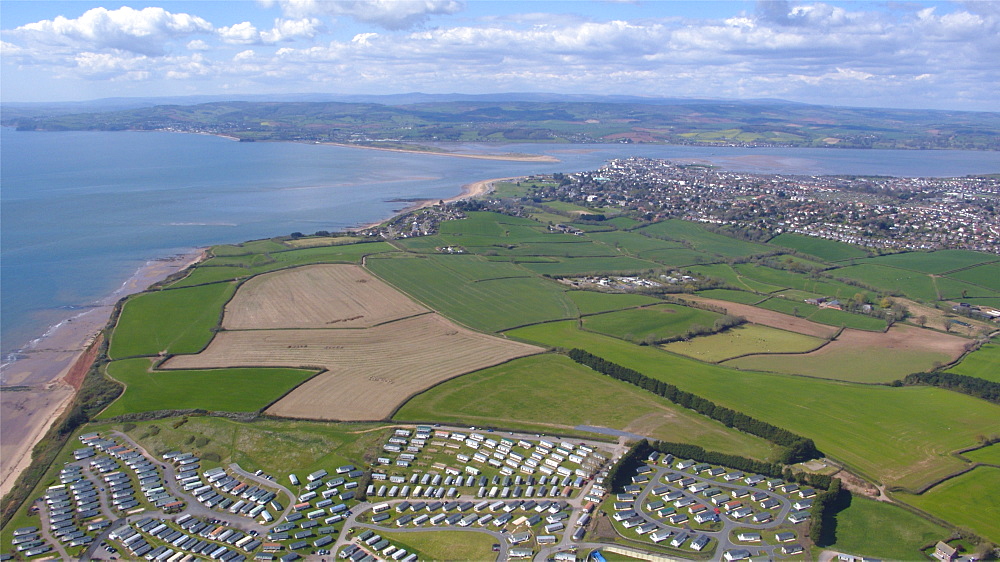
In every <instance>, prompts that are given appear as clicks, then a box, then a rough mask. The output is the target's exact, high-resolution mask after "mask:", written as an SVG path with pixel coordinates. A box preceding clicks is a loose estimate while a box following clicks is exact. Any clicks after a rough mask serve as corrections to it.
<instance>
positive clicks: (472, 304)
mask: <svg viewBox="0 0 1000 562" xmlns="http://www.w3.org/2000/svg"><path fill="white" fill-rule="evenodd" d="M495 265H502V266H505V267H508V268H515V269H517V270H518V271H520V272H521V274H522V275H524V276H525V277H522V278H509V279H495V280H492V281H479V282H474V281H476V277H481V276H482V275H484V274H489V273H494V271H493V270H492V269H490V268H491V266H495ZM367 266H368V269H369V270H370V271H372V272H374V273H375V274H376V275H378V276H379V277H381V278H382V279H384V280H386V281H388V282H389V283H390V284H391V285H393V286H394V287H396V288H397V289H400V290H402V291H403V292H404V293H407V294H408V295H410V296H411V297H414V298H416V299H417V300H418V301H419V302H421V303H423V304H425V305H427V306H429V307H431V308H433V309H434V310H437V311H438V312H440V313H442V314H444V315H445V316H447V317H449V318H451V319H453V320H456V321H458V322H460V323H462V324H465V325H466V326H469V327H471V328H474V329H478V330H484V331H487V332H495V331H499V330H502V329H505V328H510V327H513V326H520V325H524V324H528V323H532V322H542V321H547V320H556V319H561V318H574V317H576V315H577V310H576V305H574V304H573V302H572V301H571V300H570V299H569V297H567V296H566V293H565V287H563V286H561V285H559V284H558V283H556V282H554V281H549V280H545V279H541V278H539V277H533V276H531V273H530V272H528V271H525V270H523V269H520V268H519V267H518V266H516V265H513V264H509V263H503V262H489V261H487V260H485V259H483V258H480V257H478V256H447V259H442V258H437V257H436V256H435V257H427V258H413V257H408V258H395V259H369V260H368V262H367Z"/></svg>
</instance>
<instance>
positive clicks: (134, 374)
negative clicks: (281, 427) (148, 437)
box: [100, 358, 315, 418]
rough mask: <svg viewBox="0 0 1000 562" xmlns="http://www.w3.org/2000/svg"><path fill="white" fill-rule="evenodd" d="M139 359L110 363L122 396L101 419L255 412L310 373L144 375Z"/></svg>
mask: <svg viewBox="0 0 1000 562" xmlns="http://www.w3.org/2000/svg"><path fill="white" fill-rule="evenodd" d="M150 366H151V363H150V360H149V359H145V358H137V359H124V360H121V361H113V362H111V363H109V364H108V366H107V373H108V375H110V376H111V378H113V379H115V380H117V381H119V382H121V383H124V384H125V386H126V389H125V393H124V394H123V395H122V396H121V397H120V398H118V400H115V402H114V403H112V404H111V405H110V406H108V407H107V408H106V409H105V410H104V411H103V412H101V415H100V417H101V418H113V417H115V416H120V415H122V414H132V413H136V412H151V411H156V410H187V409H202V410H213V411H220V412H255V411H257V410H259V409H261V408H263V407H264V406H267V405H268V404H270V403H271V402H273V401H275V400H277V399H278V398H280V397H281V396H282V395H283V394H285V393H286V392H288V391H289V390H291V389H293V388H295V387H296V386H298V385H299V384H301V383H302V382H303V381H305V380H307V379H308V378H309V377H311V376H313V374H315V371H305V370H300V369H256V368H251V369H213V370H205V371H150Z"/></svg>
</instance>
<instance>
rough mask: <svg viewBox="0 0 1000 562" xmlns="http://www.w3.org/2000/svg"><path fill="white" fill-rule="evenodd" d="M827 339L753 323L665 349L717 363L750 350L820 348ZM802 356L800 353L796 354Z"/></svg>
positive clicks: (789, 350)
mask: <svg viewBox="0 0 1000 562" xmlns="http://www.w3.org/2000/svg"><path fill="white" fill-rule="evenodd" d="M824 341H825V340H822V339H820V338H814V337H812V336H805V335H802V334H797V333H795V332H789V331H787V330H779V329H777V328H772V327H770V326H762V325H759V324H749V325H743V326H738V327H736V328H730V329H729V330H726V331H725V332H722V333H720V334H713V335H711V336H700V337H697V338H694V339H691V340H688V341H678V342H673V343H668V344H666V345H664V346H663V348H664V349H666V350H667V351H670V352H673V353H679V354H681V355H686V356H688V357H692V358H694V359H698V360H700V361H707V362H709V363H717V362H719V361H725V360H726V359H732V358H733V357H739V356H740V355H746V354H748V353H797V352H804V351H810V350H813V349H816V348H817V347H819V346H821V345H823V343H824ZM796 357H798V356H796Z"/></svg>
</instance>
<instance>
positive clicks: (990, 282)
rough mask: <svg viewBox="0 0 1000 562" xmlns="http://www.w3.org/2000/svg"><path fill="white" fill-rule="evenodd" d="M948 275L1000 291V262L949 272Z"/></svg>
mask: <svg viewBox="0 0 1000 562" xmlns="http://www.w3.org/2000/svg"><path fill="white" fill-rule="evenodd" d="M948 277H950V278H952V279H958V280H959V281H965V282H966V283H972V284H975V285H982V286H983V287H986V288H987V289H992V290H994V291H1000V263H997V262H993V263H988V264H984V265H978V266H976V267H972V268H969V269H963V270H962V271H956V272H955V273H949V274H948Z"/></svg>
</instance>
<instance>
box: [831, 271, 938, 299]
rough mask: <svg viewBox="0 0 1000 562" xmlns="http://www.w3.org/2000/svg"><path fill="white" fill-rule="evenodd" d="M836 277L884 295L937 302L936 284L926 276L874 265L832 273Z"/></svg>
mask: <svg viewBox="0 0 1000 562" xmlns="http://www.w3.org/2000/svg"><path fill="white" fill-rule="evenodd" d="M832 275H834V276H836V277H846V278H849V279H854V280H856V281H860V282H862V283H864V284H865V285H870V286H872V287H875V288H877V289H879V290H880V291H882V292H883V293H889V294H899V293H902V294H903V295H905V296H907V297H910V298H911V299H915V300H921V301H936V300H937V297H938V295H937V291H936V290H935V289H934V282H933V281H932V280H931V278H930V277H929V276H928V275H927V274H925V273H920V272H917V271H909V270H906V269H900V268H896V267H888V266H884V265H878V264H874V263H864V264H861V265H852V266H848V267H841V268H839V269H836V270H834V271H833V272H832Z"/></svg>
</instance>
